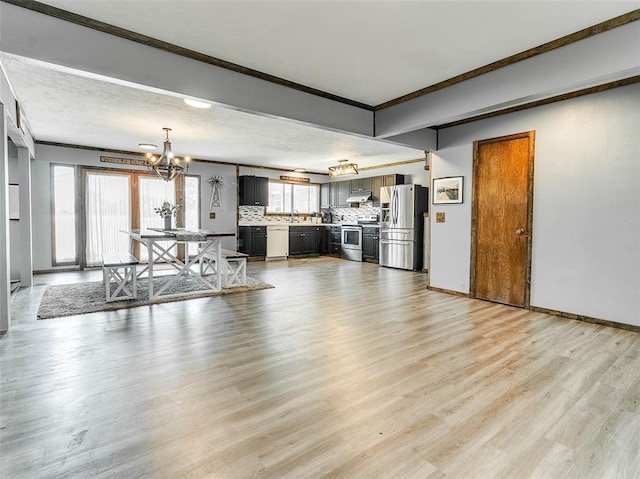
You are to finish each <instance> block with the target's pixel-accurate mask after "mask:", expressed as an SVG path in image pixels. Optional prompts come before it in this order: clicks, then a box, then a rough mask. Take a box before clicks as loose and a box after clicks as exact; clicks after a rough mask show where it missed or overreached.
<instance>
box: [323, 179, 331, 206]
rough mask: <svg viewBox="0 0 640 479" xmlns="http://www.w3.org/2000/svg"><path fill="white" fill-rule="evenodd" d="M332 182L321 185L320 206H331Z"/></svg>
mask: <svg viewBox="0 0 640 479" xmlns="http://www.w3.org/2000/svg"><path fill="white" fill-rule="evenodd" d="M331 206H333V205H332V204H331V183H323V184H321V185H320V208H331Z"/></svg>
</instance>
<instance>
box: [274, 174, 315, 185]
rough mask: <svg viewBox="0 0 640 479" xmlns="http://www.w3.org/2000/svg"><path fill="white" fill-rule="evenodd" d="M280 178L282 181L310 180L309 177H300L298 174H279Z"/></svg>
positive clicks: (300, 181)
mask: <svg viewBox="0 0 640 479" xmlns="http://www.w3.org/2000/svg"><path fill="white" fill-rule="evenodd" d="M280 179H281V180H282V181H291V182H293V183H309V182H310V181H311V180H310V179H309V178H302V177H300V176H286V175H280Z"/></svg>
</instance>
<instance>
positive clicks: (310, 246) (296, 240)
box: [289, 226, 324, 255]
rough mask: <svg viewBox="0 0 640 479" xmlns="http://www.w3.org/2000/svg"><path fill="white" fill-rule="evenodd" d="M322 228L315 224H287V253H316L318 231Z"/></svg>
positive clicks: (317, 248) (317, 250)
mask: <svg viewBox="0 0 640 479" xmlns="http://www.w3.org/2000/svg"><path fill="white" fill-rule="evenodd" d="M320 230H324V228H322V227H317V226H289V255H297V254H318V253H319V252H320V249H319V244H318V232H319V231H320Z"/></svg>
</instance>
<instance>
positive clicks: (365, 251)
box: [362, 226, 380, 261]
mask: <svg viewBox="0 0 640 479" xmlns="http://www.w3.org/2000/svg"><path fill="white" fill-rule="evenodd" d="M379 232H380V229H379V228H371V227H366V226H365V227H364V228H362V257H363V258H368V259H372V260H376V261H378V259H379V256H380V246H379V244H380V243H379V236H380V235H379Z"/></svg>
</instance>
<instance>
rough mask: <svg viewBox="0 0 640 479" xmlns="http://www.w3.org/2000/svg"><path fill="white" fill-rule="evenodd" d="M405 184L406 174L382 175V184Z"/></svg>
mask: <svg viewBox="0 0 640 479" xmlns="http://www.w3.org/2000/svg"><path fill="white" fill-rule="evenodd" d="M395 185H404V175H397V174H394V175H384V176H383V177H382V186H395Z"/></svg>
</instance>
